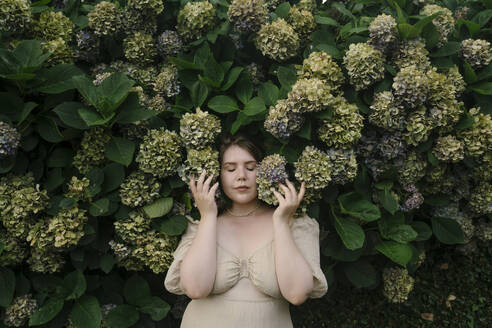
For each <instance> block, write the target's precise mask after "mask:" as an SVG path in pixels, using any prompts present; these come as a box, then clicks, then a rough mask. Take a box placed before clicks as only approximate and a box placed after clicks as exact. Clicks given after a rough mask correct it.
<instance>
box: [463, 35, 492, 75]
mask: <svg viewBox="0 0 492 328" xmlns="http://www.w3.org/2000/svg"><path fill="white" fill-rule="evenodd" d="M461 56H462V57H463V58H464V59H465V60H466V61H467V62H468V63H470V65H471V66H472V67H473V68H475V69H477V68H481V67H484V66H487V65H488V64H489V63H490V61H491V60H492V48H490V42H489V41H486V40H481V39H477V40H473V39H466V40H463V41H461Z"/></svg>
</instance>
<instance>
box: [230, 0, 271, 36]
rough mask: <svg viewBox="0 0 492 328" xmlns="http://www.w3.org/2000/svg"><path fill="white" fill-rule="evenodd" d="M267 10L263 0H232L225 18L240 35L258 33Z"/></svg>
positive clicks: (263, 22) (265, 18)
mask: <svg viewBox="0 0 492 328" xmlns="http://www.w3.org/2000/svg"><path fill="white" fill-rule="evenodd" d="M267 14H268V13H267V10H266V6H265V2H264V1H263V0H233V1H232V2H231V4H230V5H229V9H228V11H227V16H228V18H229V21H230V22H231V23H232V24H233V25H234V28H235V29H236V30H237V31H238V32H240V33H255V32H258V30H259V29H260V26H261V25H263V24H265V22H266V20H267Z"/></svg>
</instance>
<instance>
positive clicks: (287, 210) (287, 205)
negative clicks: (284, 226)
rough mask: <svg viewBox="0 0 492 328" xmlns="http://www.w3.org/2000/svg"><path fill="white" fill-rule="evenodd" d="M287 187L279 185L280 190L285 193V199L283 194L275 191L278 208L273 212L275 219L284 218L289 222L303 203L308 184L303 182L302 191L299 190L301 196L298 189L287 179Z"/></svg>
mask: <svg viewBox="0 0 492 328" xmlns="http://www.w3.org/2000/svg"><path fill="white" fill-rule="evenodd" d="M285 181H286V183H287V186H288V187H287V186H285V185H284V184H282V183H279V186H280V188H282V190H283V191H284V194H285V197H284V196H282V194H281V193H279V192H278V191H276V190H274V191H273V194H274V195H275V197H277V200H278V207H277V209H276V210H275V212H273V217H274V218H276V217H278V218H284V220H288V219H289V218H290V217H291V216H293V215H294V213H295V212H296V210H297V208H298V207H299V204H300V203H301V200H302V198H303V197H304V192H305V191H306V187H305V186H306V183H305V182H304V181H303V182H302V184H301V189H300V190H299V194H298V193H297V191H296V188H295V187H294V185H293V184H292V182H290V181H289V179H285Z"/></svg>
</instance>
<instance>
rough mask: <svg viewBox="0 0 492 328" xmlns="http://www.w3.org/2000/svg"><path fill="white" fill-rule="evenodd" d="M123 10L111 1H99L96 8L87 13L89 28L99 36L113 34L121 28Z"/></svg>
mask: <svg viewBox="0 0 492 328" xmlns="http://www.w3.org/2000/svg"><path fill="white" fill-rule="evenodd" d="M121 16H122V15H121V12H120V9H119V8H118V7H117V6H116V4H114V3H112V2H109V1H101V2H99V3H98V4H97V5H96V6H95V7H94V9H93V10H92V11H91V12H90V13H89V14H87V18H89V28H91V29H92V30H94V34H96V35H98V36H102V35H107V36H112V35H115V34H116V33H118V32H119V31H120V30H121V27H122V23H121Z"/></svg>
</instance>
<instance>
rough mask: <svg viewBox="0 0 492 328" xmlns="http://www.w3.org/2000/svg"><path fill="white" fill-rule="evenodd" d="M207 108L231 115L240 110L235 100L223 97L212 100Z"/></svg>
mask: <svg viewBox="0 0 492 328" xmlns="http://www.w3.org/2000/svg"><path fill="white" fill-rule="evenodd" d="M207 106H208V107H209V108H211V109H213V110H214V111H216V112H218V113H231V112H234V111H237V110H239V106H238V105H237V102H236V101H235V100H234V99H233V98H231V97H229V96H222V95H221V96H215V97H213V98H212V99H210V100H209V102H208V104H207Z"/></svg>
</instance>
